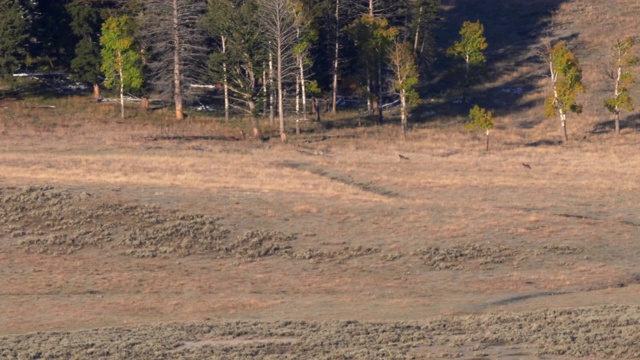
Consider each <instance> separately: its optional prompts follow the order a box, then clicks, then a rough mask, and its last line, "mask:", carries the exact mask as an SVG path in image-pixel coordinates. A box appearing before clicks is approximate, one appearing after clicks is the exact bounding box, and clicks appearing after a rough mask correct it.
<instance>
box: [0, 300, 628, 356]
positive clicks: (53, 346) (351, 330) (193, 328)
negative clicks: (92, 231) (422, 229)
mask: <svg viewBox="0 0 640 360" xmlns="http://www.w3.org/2000/svg"><path fill="white" fill-rule="evenodd" d="M543 355H558V356H562V357H565V358H566V357H583V358H600V359H603V358H610V359H614V358H615V359H619V358H637V357H639V356H640V307H631V306H600V307H591V308H574V309H564V310H542V311H536V312H527V313H501V314H489V315H481V316H462V317H437V318H432V319H427V320H423V321H416V322H398V323H367V322H358V321H332V322H326V323H315V322H305V321H295V322H291V321H280V322H242V321H239V322H228V323H213V322H205V323H195V324H168V325H157V326H140V327H136V328H108V329H95V330H86V331H79V332H52V333H44V332H39V333H34V334H28V335H16V336H5V337H2V338H0V357H1V358H3V359H36V358H46V359H79V358H92V359H211V358H224V359H248V358H253V359H300V358H305V359H425V358H433V359H441V358H467V359H468V358H504V357H509V358H535V357H540V356H543Z"/></svg>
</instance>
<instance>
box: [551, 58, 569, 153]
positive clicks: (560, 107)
mask: <svg viewBox="0 0 640 360" xmlns="http://www.w3.org/2000/svg"><path fill="white" fill-rule="evenodd" d="M549 72H550V74H551V84H552V86H553V97H554V100H553V103H554V105H555V106H556V108H557V109H558V114H559V115H560V124H561V125H562V135H563V139H564V142H565V143H566V142H567V141H569V137H568V136H567V114H566V113H565V111H564V109H563V104H561V103H560V99H559V97H558V88H557V85H556V83H557V81H558V72H557V71H556V70H555V68H554V66H553V61H549Z"/></svg>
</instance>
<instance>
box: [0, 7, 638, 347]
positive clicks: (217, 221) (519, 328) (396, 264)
mask: <svg viewBox="0 0 640 360" xmlns="http://www.w3.org/2000/svg"><path fill="white" fill-rule="evenodd" d="M443 3H445V6H447V9H449V10H448V11H450V12H451V14H456V16H461V15H460V14H458V13H456V11H457V12H461V11H463V10H464V11H466V12H467V13H471V14H479V16H482V12H481V11H480V8H478V7H477V4H476V3H481V2H468V5H467V7H466V8H465V7H464V6H462V5H456V4H458V2H457V1H443ZM514 4H515V5H514ZM517 4H519V5H521V6H522V7H523V8H524V10H523V9H520V7H518V6H516V5H517ZM527 4H528V5H527ZM505 6H506V5H505ZM535 6H538V7H539V8H540V9H539V10H540V11H539V12H540V13H544V14H546V13H547V12H546V11H547V10H553V11H552V13H553V14H554V22H555V24H556V27H555V31H556V32H557V33H556V35H557V36H573V37H572V39H573V40H572V41H573V42H572V43H573V44H575V45H576V46H577V48H578V53H579V55H580V54H581V56H583V58H584V61H583V66H584V67H585V80H588V84H587V86H591V88H592V89H595V90H594V91H593V92H589V93H588V94H586V95H585V96H584V97H583V98H582V99H581V100H582V101H583V102H584V103H585V112H584V113H583V114H582V115H581V116H575V115H572V116H570V117H569V133H570V138H571V139H570V141H569V142H568V143H567V144H561V143H560V142H559V140H560V138H561V137H560V128H559V124H558V121H557V120H556V119H544V118H543V117H542V114H541V113H542V110H541V109H540V106H539V105H540V103H541V101H542V99H543V98H544V91H545V86H546V85H547V84H546V83H545V79H544V78H542V77H540V74H539V73H538V72H539V71H540V64H536V63H531V64H530V63H527V62H525V61H522V62H516V61H514V60H513V59H511V60H509V59H508V57H505V58H500V57H499V56H498V55H499V54H501V53H502V52H501V50H500V49H495V52H494V53H493V55H492V56H494V58H495V59H496V61H498V64H502V65H505V67H503V68H502V69H503V71H495V72H494V73H493V74H497V75H499V76H495V77H494V78H493V79H492V80H491V82H489V83H488V84H484V85H482V86H478V87H477V88H476V89H474V91H476V92H475V94H476V95H474V96H476V99H479V100H482V99H485V100H487V99H494V100H495V101H496V103H495V104H494V105H496V106H497V108H496V112H497V115H498V117H497V119H498V125H497V127H496V129H494V131H493V132H492V135H491V137H492V139H491V151H488V152H486V151H483V148H484V138H483V136H482V134H479V133H469V132H467V131H465V130H463V128H462V126H461V123H462V122H463V121H464V119H463V118H462V117H461V116H459V115H456V114H458V112H456V111H455V109H453V111H451V112H450V113H447V112H445V110H447V109H449V110H451V108H452V107H453V105H451V104H450V103H449V102H448V100H447V99H446V97H444V96H442V97H437V96H434V98H433V99H431V100H429V101H431V105H429V106H433V109H435V110H436V111H435V114H434V113H433V112H430V113H429V115H425V114H421V113H420V112H417V113H416V114H415V115H414V118H413V121H414V123H415V125H414V126H413V128H412V130H411V132H410V133H409V137H408V139H407V140H406V141H402V140H400V132H399V126H398V125H397V123H396V122H394V123H388V124H387V125H383V126H373V125H369V124H367V125H366V126H355V125H353V124H355V123H356V122H357V121H355V120H354V119H351V118H350V116H353V114H341V115H338V116H331V115H327V116H326V117H325V120H324V121H325V124H327V123H328V124H333V125H334V126H333V128H332V129H329V130H323V129H322V127H321V126H319V125H317V124H311V123H305V124H304V127H305V128H304V129H303V133H302V135H300V136H295V135H293V134H292V135H291V136H290V137H289V142H288V143H286V144H282V143H280V142H279V141H278V140H276V139H271V140H270V141H256V140H252V139H246V140H240V141H234V140H233V139H232V138H233V137H234V136H237V134H238V133H239V130H244V131H245V133H248V132H249V131H248V129H249V128H250V127H249V123H248V120H246V119H233V120H232V121H231V122H230V123H228V124H225V123H222V122H221V121H219V120H217V119H216V120H213V119H211V118H208V117H206V116H204V115H198V114H190V117H189V118H188V120H187V121H185V122H182V123H175V122H172V121H171V120H169V118H170V116H171V113H170V111H169V110H156V111H153V112H152V113H142V112H139V111H138V110H137V109H136V108H135V107H133V106H132V107H131V108H130V109H129V112H128V114H129V115H128V118H127V119H125V120H120V119H117V114H118V109H117V108H115V105H113V104H104V103H90V102H88V101H87V100H88V99H87V98H84V97H64V98H56V97H27V98H25V99H12V98H4V99H0V358H2V359H5V358H6V359H41V358H42V359H204V358H211V359H246V358H266V359H287V358H288V359H424V358H432V359H441V358H461V359H484V358H486V359H492V358H500V359H565V358H580V359H596V358H597V359H600V358H611V359H619V358H638V357H640V345H639V344H640V338H639V337H640V335H639V334H640V304H639V303H638V300H637V299H638V298H639V295H640V265H639V264H638V261H637V254H639V253H640V243H638V241H637V240H638V238H640V216H639V214H640V205H639V204H640V191H639V190H640V182H639V181H638V179H639V178H640V177H639V175H640V172H639V170H638V169H640V152H638V148H639V145H640V133H638V131H637V130H636V127H637V123H636V122H637V112H634V113H630V114H626V116H627V117H626V118H624V121H623V132H622V135H621V136H616V135H615V134H613V133H612V131H611V130H612V125H611V121H610V118H609V115H608V114H606V113H605V110H604V108H602V106H601V103H602V101H601V99H600V98H599V96H602V94H604V93H605V90H606V88H607V83H606V80H605V79H603V78H602V77H601V76H599V75H598V71H599V70H598V66H599V65H598V64H599V63H600V60H601V59H602V56H604V54H606V47H605V46H604V45H603V44H604V43H607V42H609V41H610V40H611V39H612V36H613V35H611V34H613V32H612V33H607V32H605V31H600V30H603V29H609V28H611V29H622V28H629V29H634V28H637V27H638V26H637V25H635V23H634V22H632V21H631V20H630V19H631V17H632V16H633V14H638V13H639V12H640V9H638V5H637V4H636V2H634V1H628V0H617V1H610V2H604V1H603V2H588V1H571V2H561V1H554V0H536V1H531V2H527V1H514V2H513V4H511V5H510V6H506V7H505V8H504V9H501V11H502V12H500V11H496V19H498V20H499V19H501V16H504V17H507V15H508V14H509V13H510V12H513V11H515V10H514V9H520V10H518V11H521V12H522V14H525V15H522V23H523V26H525V25H526V26H528V27H526V28H524V30H523V34H520V35H518V36H522V37H523V38H527V39H530V38H531V36H533V35H536V36H537V33H535V34H533V33H532V31H534V29H536V28H537V25H536V24H538V22H539V21H542V20H541V19H535V21H534V20H531V19H532V16H533V15H530V12H531V11H532V9H531V7H535ZM461 9H462V10H461ZM620 9H628V10H629V11H628V12H627V13H625V15H624V16H623V17H621V18H620V20H619V21H618V20H617V19H618V18H615V17H613V14H617V13H618V11H620ZM485 11H488V10H485ZM533 14H534V15H535V16H538V17H540V18H542V15H540V14H539V13H537V12H535V13H533ZM536 14H537V15H536ZM451 16H453V15H451ZM525 16H526V17H525ZM498 20H496V23H498V22H499V21H498ZM512 21H513V22H514V23H517V21H515V20H512ZM593 23H598V24H601V26H599V27H594V26H590V25H591V24H593ZM502 24H503V25H504V26H507V25H506V24H507V23H505V22H502ZM451 26H453V27H455V26H457V25H455V24H454V25H451ZM525 30H526V31H525ZM572 34H578V35H577V36H575V35H572ZM624 35H627V34H621V36H624ZM513 36H515V35H513ZM536 41H538V39H537V38H536V39H534V40H527V42H526V43H524V42H522V43H517V42H514V44H515V45H514V47H513V48H512V49H515V50H514V51H515V54H517V56H518V59H520V60H523V59H526V58H527V57H528V56H530V55H531V54H532V53H533V52H534V51H535V47H536V46H537V44H536ZM490 43H491V41H490ZM498 45H499V46H500V48H502V49H507V48H506V47H505V46H504V45H505V43H504V42H503V43H500V42H498ZM516 63H517V64H519V66H516ZM499 67H500V66H498V65H496V67H495V68H494V69H497V68H499ZM589 83H590V84H591V85H589ZM520 86H523V89H525V91H524V92H523V93H518V94H514V93H507V92H505V91H502V89H504V88H514V87H520ZM496 95H501V96H503V97H502V98H501V97H500V96H496ZM499 101H506V102H508V104H507V105H505V104H503V105H502V106H499V104H498V102H499ZM43 105H52V106H55V108H45V107H42V106H43ZM427 110H430V108H428V106H427ZM165 111H166V113H165ZM116 119H117V120H116ZM349 121H351V124H352V126H344V124H345V123H347V122H349ZM262 125H263V129H264V130H265V131H266V132H267V133H268V132H269V130H270V129H269V126H268V125H266V124H262ZM399 155H402V156H403V157H404V158H403V157H400V156H399Z"/></svg>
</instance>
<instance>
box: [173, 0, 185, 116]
mask: <svg viewBox="0 0 640 360" xmlns="http://www.w3.org/2000/svg"><path fill="white" fill-rule="evenodd" d="M178 25H179V24H178V0H173V42H174V43H173V46H174V48H173V86H174V89H173V99H174V102H175V105H176V120H183V119H184V112H183V111H182V89H181V84H180V35H179V33H178Z"/></svg>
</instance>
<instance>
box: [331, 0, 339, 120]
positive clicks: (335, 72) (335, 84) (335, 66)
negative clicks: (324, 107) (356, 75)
mask: <svg viewBox="0 0 640 360" xmlns="http://www.w3.org/2000/svg"><path fill="white" fill-rule="evenodd" d="M339 38H340V0H336V47H335V53H334V54H333V89H332V100H333V109H332V110H333V113H334V114H335V113H337V112H338V106H337V102H338V56H339V53H340V41H339Z"/></svg>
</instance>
